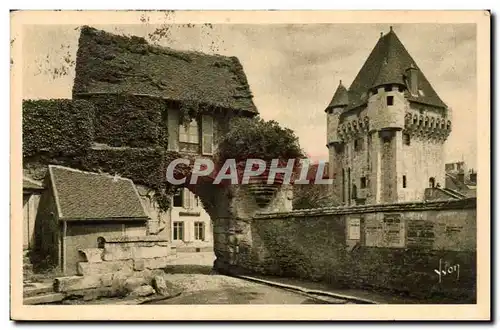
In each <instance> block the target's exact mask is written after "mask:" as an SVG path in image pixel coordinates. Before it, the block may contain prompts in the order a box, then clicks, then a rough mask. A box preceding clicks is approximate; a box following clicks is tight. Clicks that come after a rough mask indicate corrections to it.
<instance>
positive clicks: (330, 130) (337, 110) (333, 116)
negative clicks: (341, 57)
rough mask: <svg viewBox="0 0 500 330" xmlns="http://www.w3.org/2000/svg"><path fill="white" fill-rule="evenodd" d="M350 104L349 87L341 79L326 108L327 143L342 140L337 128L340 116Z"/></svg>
mask: <svg viewBox="0 0 500 330" xmlns="http://www.w3.org/2000/svg"><path fill="white" fill-rule="evenodd" d="M348 104H349V96H348V94H347V89H346V88H345V87H344V85H343V84H342V80H341V81H340V82H339V85H338V87H337V90H336V91H335V94H334V95H333V98H332V100H331V102H330V104H329V105H328V107H326V109H325V112H326V116H327V117H326V118H327V124H326V129H327V141H326V143H327V145H330V144H332V143H339V142H340V138H339V136H338V134H337V129H338V126H339V116H340V114H341V113H342V112H343V111H344V109H345V108H346V107H347V106H348Z"/></svg>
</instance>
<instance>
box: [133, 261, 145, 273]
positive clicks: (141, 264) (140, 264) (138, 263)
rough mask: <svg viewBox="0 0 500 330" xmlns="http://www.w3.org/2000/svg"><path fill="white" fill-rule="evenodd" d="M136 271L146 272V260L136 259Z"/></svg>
mask: <svg viewBox="0 0 500 330" xmlns="http://www.w3.org/2000/svg"><path fill="white" fill-rule="evenodd" d="M134 270H135V271H143V270H144V259H134Z"/></svg>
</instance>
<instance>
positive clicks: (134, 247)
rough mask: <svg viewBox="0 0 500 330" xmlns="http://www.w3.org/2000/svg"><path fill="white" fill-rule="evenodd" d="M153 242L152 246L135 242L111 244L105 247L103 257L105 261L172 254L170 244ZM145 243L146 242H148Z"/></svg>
mask: <svg viewBox="0 0 500 330" xmlns="http://www.w3.org/2000/svg"><path fill="white" fill-rule="evenodd" d="M146 243H147V244H151V246H141V245H138V244H135V243H133V244H132V243H124V244H109V245H106V247H105V249H104V255H103V259H104V260H105V261H115V260H127V259H141V258H157V257H165V256H168V255H170V254H171V251H170V249H169V248H168V246H163V245H158V244H152V243H148V242H146ZM146 243H144V244H146Z"/></svg>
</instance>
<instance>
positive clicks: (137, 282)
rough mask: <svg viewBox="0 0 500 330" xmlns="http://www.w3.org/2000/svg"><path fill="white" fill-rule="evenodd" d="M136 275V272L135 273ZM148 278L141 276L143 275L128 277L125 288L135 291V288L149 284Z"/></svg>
mask: <svg viewBox="0 0 500 330" xmlns="http://www.w3.org/2000/svg"><path fill="white" fill-rule="evenodd" d="M134 275H135V274H134ZM147 282H148V281H147V280H146V278H144V277H141V276H133V277H129V278H128V279H126V280H125V284H124V286H125V289H126V290H127V291H128V292H133V291H134V290H135V289H137V288H138V287H140V286H142V285H144V284H147Z"/></svg>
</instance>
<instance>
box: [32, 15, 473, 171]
mask: <svg viewBox="0 0 500 330" xmlns="http://www.w3.org/2000/svg"><path fill="white" fill-rule="evenodd" d="M390 26H393V29H394V31H395V32H396V34H397V35H398V37H399V39H400V40H401V41H402V43H403V45H405V47H406V49H407V50H408V51H409V53H410V55H411V56H412V57H413V59H414V60H415V61H416V62H417V64H418V66H419V67H420V69H421V70H422V71H423V73H424V75H425V76H426V77H427V79H428V80H429V81H430V83H431V84H432V86H433V87H434V89H435V90H436V92H437V93H438V95H439V96H440V97H441V99H443V101H444V102H445V103H446V104H447V105H448V106H449V107H450V109H451V114H452V115H451V116H452V132H451V134H450V136H449V137H448V140H447V141H446V143H445V161H446V162H453V161H461V160H464V161H466V163H467V166H468V167H470V168H477V161H476V148H477V128H476V126H477V125H476V122H477V121H476V116H477V87H476V86H477V77H476V48H477V46H476V28H475V25H474V24H390V23H388V24H307V25H297V24H294V25H285V24H259V25H242V24H218V25H212V26H211V27H209V26H201V25H195V26H194V27H187V26H180V25H171V26H169V30H168V34H167V37H166V38H164V39H162V40H160V41H159V44H160V45H163V46H168V47H171V48H174V49H179V50H195V51H202V52H205V53H208V54H214V53H215V54H221V55H227V56H236V57H238V58H239V60H240V62H241V63H242V65H243V68H244V70H245V73H246V75H247V79H248V82H249V85H250V89H251V91H252V93H253V95H254V103H255V105H256V106H257V108H258V110H259V112H260V115H261V117H262V118H264V119H266V120H271V119H273V120H276V121H277V122H279V123H280V124H281V125H282V126H285V127H288V128H291V129H293V130H294V131H295V133H296V134H297V136H298V137H299V141H300V144H301V147H302V148H303V149H304V150H305V151H306V152H307V153H308V155H309V156H310V157H311V158H312V159H314V160H320V159H321V160H327V159H328V150H327V148H326V115H325V112H324V109H325V108H326V106H327V105H328V103H329V102H330V100H331V98H332V96H333V94H334V92H335V90H336V88H337V86H338V84H339V80H342V82H343V84H344V85H346V86H349V85H350V84H351V82H352V81H353V80H354V78H355V76H356V74H357V73H358V71H359V70H360V68H361V66H362V65H363V63H364V61H365V60H366V58H367V57H368V55H369V54H370V52H371V50H372V49H373V47H374V46H375V44H376V43H377V40H378V38H379V37H380V33H381V32H383V33H384V34H385V33H387V32H388V31H389V27H390ZM94 27H96V28H99V29H103V30H106V31H109V32H113V33H118V34H126V35H137V36H142V37H147V36H148V33H151V32H153V31H154V30H155V29H156V28H158V27H161V26H160V25H153V24H149V23H148V22H147V20H144V22H142V23H141V24H130V25H113V26H110V25H95V26H94ZM77 28H78V27H77V26H76V25H75V26H71V25H43V26H39V25H27V26H25V27H24V31H23V36H22V38H23V39H22V40H23V59H22V65H23V98H24V99H43V98H71V88H72V84H73V79H74V74H75V73H74V66H71V65H68V64H67V62H66V61H65V60H66V59H68V61H69V62H70V63H71V61H72V60H74V59H75V57H76V50H77V46H78V36H79V30H78V29H77ZM55 68H58V69H59V68H61V69H67V74H66V75H62V76H57V77H54V75H53V73H54V69H55Z"/></svg>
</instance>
